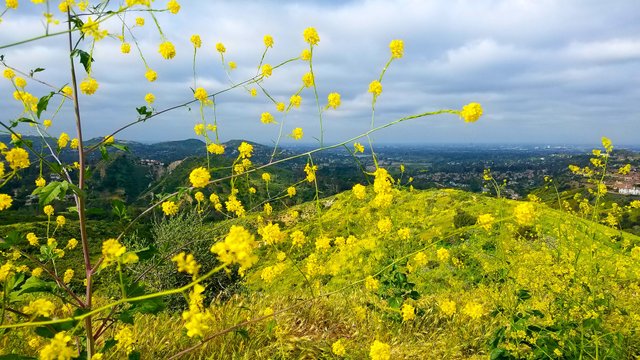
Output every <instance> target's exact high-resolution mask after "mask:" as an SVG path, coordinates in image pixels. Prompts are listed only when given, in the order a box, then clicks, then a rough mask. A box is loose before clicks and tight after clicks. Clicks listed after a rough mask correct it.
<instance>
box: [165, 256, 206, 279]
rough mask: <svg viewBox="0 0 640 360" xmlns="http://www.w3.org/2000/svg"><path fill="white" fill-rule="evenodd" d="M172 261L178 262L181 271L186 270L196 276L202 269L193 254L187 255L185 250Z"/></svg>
mask: <svg viewBox="0 0 640 360" xmlns="http://www.w3.org/2000/svg"><path fill="white" fill-rule="evenodd" d="M171 261H173V262H175V263H176V265H177V266H178V271H179V272H185V273H187V274H190V275H193V276H194V277H196V276H197V275H198V271H200V265H199V264H198V262H197V261H196V259H195V258H194V257H193V254H188V255H187V254H185V253H184V252H181V253H180V254H178V255H176V256H174V257H172V258H171Z"/></svg>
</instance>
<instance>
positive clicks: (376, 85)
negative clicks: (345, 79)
mask: <svg viewBox="0 0 640 360" xmlns="http://www.w3.org/2000/svg"><path fill="white" fill-rule="evenodd" d="M369 92H370V93H372V94H373V97H378V96H380V94H382V84H381V83H380V81H378V80H373V81H372V82H371V83H369Z"/></svg>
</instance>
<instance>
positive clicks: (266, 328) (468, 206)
mask: <svg viewBox="0 0 640 360" xmlns="http://www.w3.org/2000/svg"><path fill="white" fill-rule="evenodd" d="M372 190H373V189H372V188H371V187H368V188H367V190H366V191H367V192H368V193H369V195H367V197H366V199H363V200H360V199H358V198H356V196H355V195H354V194H353V192H351V191H347V192H343V193H340V194H338V195H335V196H332V197H329V198H325V199H322V200H320V201H319V202H308V203H305V204H301V205H297V206H293V207H291V208H289V209H288V210H284V211H281V212H278V213H273V214H272V215H265V214H253V215H249V216H248V217H245V218H240V219H233V220H227V221H223V222H220V223H216V224H215V225H207V224H203V225H202V226H204V227H205V228H209V229H210V230H208V231H209V232H208V234H209V235H207V236H206V237H205V238H202V239H201V240H200V241H198V240H196V242H195V243H197V244H199V245H194V244H193V242H192V244H191V245H187V244H183V245H178V248H179V250H181V251H183V250H184V251H192V252H193V253H194V255H195V256H196V259H198V260H199V262H201V263H202V264H204V268H209V267H212V266H213V264H208V261H209V260H207V259H208V258H209V256H210V254H209V255H207V254H206V253H204V252H206V250H207V249H208V247H209V246H210V245H211V244H212V243H213V241H212V240H209V239H211V237H209V236H212V237H213V238H215V239H221V238H222V237H223V236H225V234H226V233H227V231H228V229H229V228H230V227H231V226H233V225H242V226H244V227H245V228H247V229H248V230H249V231H250V232H251V233H252V234H256V236H257V238H258V239H261V238H262V239H263V240H264V239H266V237H267V236H270V238H271V239H272V242H273V244H272V245H266V244H264V243H263V245H262V246H261V247H260V249H259V250H258V256H259V261H258V264H257V265H256V266H255V267H253V268H252V269H250V270H249V271H248V272H247V274H246V276H245V277H244V279H242V280H240V281H239V282H238V283H237V284H236V285H234V286H231V285H227V286H225V289H226V290H225V292H224V293H225V294H226V295H224V296H223V297H221V298H220V300H219V301H215V302H214V304H213V305H212V307H211V308H210V311H211V312H212V314H213V316H214V318H215V319H217V320H216V321H215V322H214V323H212V324H211V328H210V329H209V330H208V332H207V334H212V333H215V332H216V331H219V330H222V329H225V328H226V327H228V326H231V325H234V324H236V323H240V322H242V321H245V320H247V319H252V318H253V319H255V318H261V317H264V316H267V319H265V320H261V321H258V322H256V323H249V324H244V325H241V326H239V327H237V328H235V330H234V331H233V332H232V333H229V334H227V335H224V336H221V337H217V338H214V339H213V340H212V341H210V342H209V343H208V345H206V346H205V347H204V348H201V349H199V350H198V351H202V352H201V353H199V352H198V351H197V352H196V353H194V354H193V356H194V358H196V357H197V356H205V355H206V356H210V357H213V358H229V359H231V358H235V357H234V356H236V357H237V356H240V355H242V356H243V357H251V358H257V359H267V358H273V356H274V355H275V354H278V358H283V359H284V358H286V359H290V358H296V359H302V358H304V359H308V358H313V359H319V358H322V359H324V358H338V357H336V356H335V355H333V354H332V344H334V342H336V341H338V340H340V341H341V344H342V345H343V346H344V347H345V348H346V354H347V355H346V356H347V358H351V359H363V358H367V356H368V353H369V350H370V345H371V344H372V343H373V342H374V340H379V341H382V342H384V343H386V344H389V345H390V346H391V349H392V350H391V353H392V358H393V359H418V358H419V359H443V358H448V359H462V358H486V357H487V356H488V355H489V354H490V355H491V358H493V359H515V358H578V357H579V356H580V355H581V352H582V354H583V355H584V354H587V353H589V354H595V353H596V352H599V353H600V355H601V356H602V357H603V358H616V359H619V358H630V357H633V356H634V354H635V355H638V354H639V352H640V337H639V336H638V333H637V329H638V328H640V313H638V310H637V309H640V297H638V296H637V292H638V285H637V284H638V281H639V280H640V267H639V266H638V261H639V260H640V247H639V246H640V238H639V237H637V236H634V235H631V234H628V233H625V232H622V231H619V230H615V229H611V228H608V227H605V226H602V225H599V224H596V223H593V222H591V221H589V220H586V219H583V218H580V217H578V216H576V215H574V214H569V213H566V212H562V211H558V210H554V209H551V208H549V207H547V206H546V205H543V204H536V203H524V202H517V201H512V200H505V199H495V198H490V197H487V196H483V195H478V194H472V193H468V192H463V191H458V190H425V191H417V190H414V191H409V190H394V194H393V204H392V205H391V206H390V207H388V208H382V209H380V208H376V207H373V206H372V205H371V200H372V198H373V195H371V193H372ZM488 215H491V216H490V217H489V216H488ZM176 224H177V223H174V225H173V226H174V227H175V226H177V225H176ZM273 224H278V227H279V230H281V232H277V231H275V230H274V229H273ZM175 231H176V232H179V231H180V230H179V229H175ZM297 231H301V232H302V234H304V237H303V238H301V237H300V236H299V235H300V234H299V233H298V234H297V235H293V237H292V234H294V233H296V232H297ZM258 234H261V235H258ZM265 234H267V235H265ZM278 234H280V235H278ZM189 236H191V235H189ZM179 238H180V236H179V235H178V237H177V238H173V239H172V240H174V241H179ZM196 238H197V237H196ZM294 238H295V239H296V240H295V241H297V243H298V244H301V246H298V245H294V244H293V243H292V241H293V239H294ZM273 239H278V240H273ZM303 239H304V240H303ZM202 242H204V243H202ZM174 250H175V248H174ZM155 276H162V275H160V273H158V274H155ZM220 279H222V280H223V281H224V279H225V277H224V276H223V277H222V278H218V280H217V281H220ZM232 279H233V278H228V277H227V280H226V281H229V280H232ZM235 279H236V280H238V278H237V277H235ZM233 281H235V280H233ZM234 289H235V290H234ZM229 291H231V292H232V293H233V294H235V295H233V296H232V297H231V298H228V296H229ZM218 296H220V295H218ZM209 299H211V298H210V297H209ZM225 299H229V300H225ZM274 312H275V316H274V317H273V318H271V317H269V314H272V313H274ZM168 316H169V317H168V318H166V317H163V318H161V319H160V320H158V319H151V318H148V319H145V320H144V321H140V322H137V323H136V324H137V326H138V327H139V328H138V331H140V334H141V336H142V334H143V328H142V327H141V326H145V327H149V326H152V327H157V328H154V331H155V332H157V335H156V337H155V339H163V338H164V337H165V336H169V334H176V333H179V329H180V328H181V326H182V324H183V323H182V321H181V320H179V318H178V316H177V315H173V316H171V315H168ZM168 319H171V321H170V322H167V321H168ZM140 324H144V325H140ZM167 324H170V325H167ZM205 336H206V334H205ZM196 343H197V341H195V340H193V339H189V338H187V337H186V335H184V332H183V333H182V335H179V336H178V341H175V342H173V343H171V344H166V343H162V342H161V341H160V340H158V341H154V340H150V342H147V341H145V344H147V345H145V346H148V349H147V351H150V352H153V353H155V354H156V355H159V356H162V355H161V354H167V353H172V352H177V351H178V350H179V347H178V346H182V347H183V348H184V347H185V346H187V345H188V344H196ZM196 354H198V355H196ZM234 354H235V355H234ZM604 354H606V355H604Z"/></svg>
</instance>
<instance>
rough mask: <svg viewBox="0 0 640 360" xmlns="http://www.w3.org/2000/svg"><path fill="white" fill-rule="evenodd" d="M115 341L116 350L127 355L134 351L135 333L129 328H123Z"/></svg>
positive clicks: (115, 337)
mask: <svg viewBox="0 0 640 360" xmlns="http://www.w3.org/2000/svg"><path fill="white" fill-rule="evenodd" d="M113 339H114V340H115V341H116V349H118V350H122V351H124V352H125V353H126V354H129V353H131V352H132V351H133V349H134V344H135V343H136V339H135V337H134V335H133V331H131V329H130V328H129V327H123V328H122V329H120V330H119V331H118V332H117V333H116V335H115V336H114V337H113Z"/></svg>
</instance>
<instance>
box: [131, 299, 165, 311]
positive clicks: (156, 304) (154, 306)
mask: <svg viewBox="0 0 640 360" xmlns="http://www.w3.org/2000/svg"><path fill="white" fill-rule="evenodd" d="M164 308H165V305H164V301H162V299H161V298H159V297H157V298H152V299H146V300H142V301H137V302H135V303H133V304H132V306H131V309H130V310H135V311H137V312H139V313H141V314H157V313H159V312H160V311H162V310H164Z"/></svg>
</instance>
